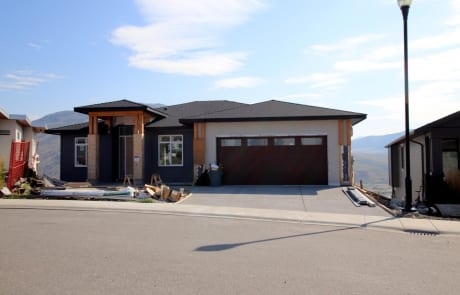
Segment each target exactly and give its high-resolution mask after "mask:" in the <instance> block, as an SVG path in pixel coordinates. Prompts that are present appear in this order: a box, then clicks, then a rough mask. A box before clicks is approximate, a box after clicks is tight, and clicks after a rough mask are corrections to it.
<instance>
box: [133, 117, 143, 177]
mask: <svg viewBox="0 0 460 295" xmlns="http://www.w3.org/2000/svg"><path fill="white" fill-rule="evenodd" d="M133 145H134V146H133V155H134V159H133V161H134V163H133V164H134V165H133V179H134V183H137V184H140V183H143V182H144V115H143V113H142V112H139V113H138V114H136V115H135V117H134V134H133Z"/></svg>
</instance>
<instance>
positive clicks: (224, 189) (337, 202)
mask: <svg viewBox="0 0 460 295" xmlns="http://www.w3.org/2000/svg"><path fill="white" fill-rule="evenodd" d="M342 189H343V188H342V187H333V186H303V185H299V186H297V185H294V186H265V185H264V186H247V185H244V186H243V185H241V186H240V185H231V186H218V187H204V186H193V187H188V188H187V190H190V191H191V192H192V195H191V196H190V197H188V198H187V199H185V200H184V201H182V202H181V204H187V205H205V206H223V207H241V208H257V209H277V210H291V211H305V212H325V213H336V214H357V215H369V216H390V214H389V213H387V212H386V211H385V210H383V209H382V208H380V207H378V206H376V207H368V206H361V207H356V206H355V205H354V204H353V203H352V202H351V201H350V200H349V199H348V197H347V196H346V195H345V194H344V193H343V191H342Z"/></svg>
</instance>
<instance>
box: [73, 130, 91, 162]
mask: <svg viewBox="0 0 460 295" xmlns="http://www.w3.org/2000/svg"><path fill="white" fill-rule="evenodd" d="M80 140H84V143H80V142H79V141H80ZM82 146H83V147H85V163H86V165H82V164H80V163H79V162H78V161H77V155H78V153H77V151H78V148H79V147H82ZM74 166H75V167H88V138H87V137H75V141H74Z"/></svg>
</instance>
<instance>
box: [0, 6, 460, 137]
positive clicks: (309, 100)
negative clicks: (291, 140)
mask: <svg viewBox="0 0 460 295" xmlns="http://www.w3.org/2000/svg"><path fill="white" fill-rule="evenodd" d="M0 36H1V38H0V57H1V62H0V107H1V108H2V109H3V110H5V111H6V112H7V113H8V114H25V115H27V116H28V117H29V118H30V119H31V120H35V119H39V118H41V117H43V116H45V115H47V114H50V113H54V112H58V111H65V110H73V108H74V107H76V106H85V105H90V104H95V103H102V102H109V101H115V100H119V99H129V100H131V101H135V102H139V103H151V104H156V103H160V104H165V105H174V104H180V103H185V102H190V101H195V100H223V99H224V100H232V101H238V102H244V103H257V102H261V101H266V100H271V99H275V100H281V101H286V102H293V103H300V104H305V105H313V106H319V107H326V108H333V109H340V110H345V111H352V112H359V113H365V114H367V119H366V120H365V121H362V122H361V123H359V124H357V125H355V126H354V138H358V137H363V136H369V135H383V134H389V133H395V132H401V131H404V70H403V69H404V68H403V60H404V59H403V21H402V15H401V11H400V9H399V6H398V5H397V1H396V0H346V1H344V0H329V1H313V0H283V1H282V0H194V1H188V0H167V1H166V0H97V1H94V0H78V1H76V0H68V1H62V0H40V1H32V0H0ZM408 48H409V49H408V50H409V89H410V92H409V105H410V113H409V114H410V128H411V129H414V128H417V127H420V126H423V125H425V124H427V123H429V122H432V121H434V120H436V119H439V118H441V117H443V116H446V115H449V114H451V113H454V112H456V111H459V110H460V0H443V1H441V0H413V3H412V5H411V8H410V11H409V18H408Z"/></svg>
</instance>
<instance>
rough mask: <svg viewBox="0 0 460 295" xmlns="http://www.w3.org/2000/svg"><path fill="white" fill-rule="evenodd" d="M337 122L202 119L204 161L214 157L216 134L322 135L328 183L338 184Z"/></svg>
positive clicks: (225, 135) (219, 135) (212, 161)
mask: <svg viewBox="0 0 460 295" xmlns="http://www.w3.org/2000/svg"><path fill="white" fill-rule="evenodd" d="M337 126H338V124H337V121H336V120H327V121H264V122H227V123H220V122H219V123H213V122H208V123H206V144H205V145H206V156H205V158H206V163H205V164H210V163H215V162H216V159H217V154H216V152H217V147H216V138H217V137H228V136H235V137H245V136H287V135H309V136H315V135H326V136H327V147H328V151H327V159H328V167H327V168H328V184H329V185H340V177H339V169H340V167H339V163H340V161H339V156H340V153H339V146H338V127H337Z"/></svg>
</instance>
